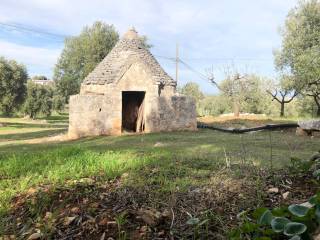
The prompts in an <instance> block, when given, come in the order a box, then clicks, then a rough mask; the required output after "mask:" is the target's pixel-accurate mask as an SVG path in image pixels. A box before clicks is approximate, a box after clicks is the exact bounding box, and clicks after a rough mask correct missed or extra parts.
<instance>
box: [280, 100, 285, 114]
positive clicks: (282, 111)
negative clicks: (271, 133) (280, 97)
mask: <svg viewBox="0 0 320 240" xmlns="http://www.w3.org/2000/svg"><path fill="white" fill-rule="evenodd" d="M280 104H281V110H280V117H284V102H281V103H280Z"/></svg>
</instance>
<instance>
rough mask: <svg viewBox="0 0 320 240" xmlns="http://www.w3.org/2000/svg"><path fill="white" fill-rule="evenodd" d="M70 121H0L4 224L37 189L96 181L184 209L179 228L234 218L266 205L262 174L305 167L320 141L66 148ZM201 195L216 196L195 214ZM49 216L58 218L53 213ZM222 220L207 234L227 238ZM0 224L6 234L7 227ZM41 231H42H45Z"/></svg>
mask: <svg viewBox="0 0 320 240" xmlns="http://www.w3.org/2000/svg"><path fill="white" fill-rule="evenodd" d="M67 121H68V119H67V116H66V115H62V116H55V117H51V118H49V119H42V120H34V121H31V120H25V119H16V118H12V119H6V118H0V123H3V126H2V127H1V128H0V211H1V214H2V216H8V213H10V211H11V209H12V206H13V205H12V204H13V203H12V202H11V201H12V199H13V198H14V197H15V196H28V193H30V192H34V190H37V189H38V188H39V186H47V185H50V186H51V187H52V186H53V187H54V188H56V187H57V188H59V187H61V186H64V187H65V186H70V188H73V187H74V184H75V183H79V182H83V181H82V180H83V179H91V180H92V179H93V181H94V182H95V184H96V185H97V186H100V185H101V184H105V183H106V181H107V183H108V181H114V180H115V179H118V180H117V181H119V186H118V185H117V188H116V189H113V190H112V191H113V192H117V193H119V191H122V190H123V189H127V190H126V191H127V192H126V193H127V194H129V193H132V195H130V194H129V195H128V196H126V197H131V198H132V199H135V198H137V199H136V200H135V204H137V205H138V206H139V208H141V207H143V206H145V207H146V206H147V207H152V208H155V209H164V208H168V205H170V208H169V209H171V210H172V211H175V209H176V208H177V209H178V207H179V210H177V211H178V212H179V213H180V215H181V216H180V215H179V216H175V221H176V222H178V221H183V220H184V219H187V218H188V217H190V215H192V216H194V215H196V216H200V215H201V214H203V212H204V211H205V210H206V209H211V210H213V209H217V208H218V207H219V208H221V207H222V208H224V209H229V208H233V209H232V211H231V210H230V211H231V212H232V213H234V212H237V211H238V210H240V209H245V208H247V207H249V206H253V205H254V206H256V205H262V204H263V203H264V199H263V196H264V194H265V192H264V189H265V187H266V186H265V183H263V181H262V180H261V179H262V178H263V177H266V176H267V175H268V174H266V175H265V176H262V175H261V172H263V173H265V172H272V173H275V172H277V171H278V170H279V169H280V170H281V169H286V168H287V166H288V164H289V163H290V158H292V157H296V158H301V159H308V158H309V157H310V155H311V154H312V153H313V152H315V151H318V150H320V138H310V137H297V136H295V134H294V131H273V132H257V133H250V134H243V135H234V134H227V133H221V132H217V131H212V130H199V131H197V132H171V133H152V134H143V135H126V136H117V137H115V136H109V137H95V138H84V139H80V140H76V141H67V140H66V138H65V137H64V136H63V134H64V133H65V132H66V129H67ZM249 125H250V126H251V125H252V123H250V124H249ZM261 169H262V170H261ZM275 175H276V174H275ZM84 182H85V181H84ZM85 184H86V183H85ZM108 184H109V183H108ZM41 189H42V188H41ZM203 189H206V191H207V190H208V189H211V190H212V193H210V194H208V193H207V194H205V195H207V197H209V196H211V197H213V196H214V198H213V199H211V202H210V201H209V203H207V204H205V205H204V206H202V207H201V208H200V206H201V204H199V206H198V204H196V206H192V204H195V203H194V201H199V199H198V200H195V199H194V198H197V195H194V194H197V193H199V192H202V190H203ZM211 190H210V191H211ZM97 191H98V190H97ZM99 191H100V190H99ZM208 191H209V190H208ZM134 193H138V194H134ZM21 194H22V195H21ZM23 194H27V195H23ZM139 194H140V195H141V196H140V195H139ZM190 194H191V195H190ZM192 194H193V195H192ZM137 195H138V196H137ZM180 195H181V196H180ZM179 196H180V197H179ZM201 196H203V195H201ZM230 197H231V199H230ZM26 198H27V197H26ZM92 198H93V197H92ZM189 198H190V199H191V200H190V204H191V206H189V205H188V204H187V203H185V204H187V205H186V206H184V208H183V209H185V210H181V209H180V208H181V202H179V201H186V199H189ZM173 199H174V200H173ZM122 200H123V201H124V199H122ZM70 201H71V200H70ZM120 201H121V200H120ZM130 201H132V200H130ZM207 201H208V199H206V200H205V202H207ZM71 203H72V202H71ZM71 203H70V202H69V203H68V204H69V205H70V204H71ZM37 204H38V205H37V217H40V218H44V214H46V212H47V211H48V208H49V207H48V206H47V205H50V204H53V202H51V201H47V202H45V203H42V204H40V205H39V202H37ZM46 204H47V205H46ZM65 204H66V203H65ZM132 204H133V203H132ZM69 205H68V207H70V206H69ZM182 205H183V204H182ZM50 206H51V205H50ZM65 206H66V205H65ZM65 206H64V207H65ZM61 208H63V206H60V207H58V208H57V209H56V211H61ZM49 209H50V211H55V210H54V209H53V208H52V206H51V207H50V208H49ZM186 209H188V211H187V210H186ZM228 211H229V210H228ZM228 211H227V210H226V212H228ZM116 212H117V211H116ZM120 213H121V212H117V214H120ZM189 214H190V215H189ZM9 215H10V214H9ZM220 215H221V216H222V217H221V216H220ZM220 215H219V214H218V213H217V212H215V214H214V217H212V218H210V219H211V220H212V221H213V222H212V223H210V224H216V225H217V224H218V225H217V226H216V228H217V230H216V232H215V230H213V233H212V232H211V233H210V234H218V233H219V234H222V235H223V234H224V233H225V232H226V231H227V229H226V228H227V226H228V224H225V222H223V221H226V219H225V218H226V217H225V216H223V215H226V214H222V213H221V214H220ZM217 216H218V217H217ZM219 216H220V217H221V219H222V220H221V219H220V220H219ZM4 219H7V218H4ZM34 219H35V216H32V217H30V221H31V223H30V226H33V225H32V224H35V222H36V221H35V220H34ZM233 219H234V218H233ZM221 221H222V222H221ZM0 222H1V224H0V225H2V231H5V224H7V223H5V222H3V221H0ZM42 224H43V225H46V224H45V223H42ZM40 225H41V224H40ZM180 227H181V226H180ZM30 228H31V227H30ZM38 228H40V229H41V231H42V232H43V231H44V230H43V228H44V227H43V226H42V227H41V226H40V227H38ZM175 228H176V229H180V230H176V231H181V228H179V224H178V223H176V224H173V226H170V229H171V230H170V231H174V229H175ZM52 231H53V230H52ZM46 232H48V231H47V230H46ZM186 232H188V231H186ZM17 234H18V233H17ZM48 234H52V232H50V231H49V233H48ZM176 234H180V233H178V232H177V233H176ZM207 234H208V231H207ZM0 236H1V226H0ZM99 238H100V236H99V237H97V239H99Z"/></svg>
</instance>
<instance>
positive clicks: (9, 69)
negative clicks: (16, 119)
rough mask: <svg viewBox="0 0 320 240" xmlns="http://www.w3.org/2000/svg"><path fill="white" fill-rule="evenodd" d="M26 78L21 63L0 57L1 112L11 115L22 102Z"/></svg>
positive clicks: (25, 71)
mask: <svg viewBox="0 0 320 240" xmlns="http://www.w3.org/2000/svg"><path fill="white" fill-rule="evenodd" d="M27 78H28V75H27V70H26V68H25V67H24V66H23V65H21V64H18V63H17V62H16V61H13V60H11V61H9V60H6V59H5V58H0V111H1V112H2V113H3V114H5V115H11V114H12V113H13V111H14V110H16V109H17V108H18V107H19V106H20V105H21V104H22V103H23V101H24V99H25V96H26V82H27Z"/></svg>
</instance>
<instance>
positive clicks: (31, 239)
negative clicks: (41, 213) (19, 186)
mask: <svg viewBox="0 0 320 240" xmlns="http://www.w3.org/2000/svg"><path fill="white" fill-rule="evenodd" d="M41 237H42V234H41V233H38V232H37V233H33V234H31V235H30V236H29V237H28V240H36V239H40V238H41Z"/></svg>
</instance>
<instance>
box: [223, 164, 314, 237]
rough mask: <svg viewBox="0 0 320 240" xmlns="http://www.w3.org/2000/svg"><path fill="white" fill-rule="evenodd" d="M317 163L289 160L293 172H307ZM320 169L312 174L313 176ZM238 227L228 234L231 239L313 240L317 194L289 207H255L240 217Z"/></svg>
mask: <svg viewBox="0 0 320 240" xmlns="http://www.w3.org/2000/svg"><path fill="white" fill-rule="evenodd" d="M316 165H318V162H317V161H316V162H313V161H309V162H302V161H301V160H299V159H292V167H291V171H292V169H294V170H295V174H297V172H296V171H297V170H299V171H308V170H310V169H311V168H312V166H316ZM319 172H320V171H319V170H316V171H314V173H313V175H314V176H315V177H318V176H319ZM239 220H240V226H239V227H238V228H236V229H234V230H233V231H232V232H231V233H230V236H229V237H230V239H234V240H236V239H265V240H267V239H290V240H299V239H306V240H308V239H312V234H313V233H314V232H315V231H316V229H317V228H318V227H319V225H320V191H318V192H317V193H316V195H314V196H312V197H311V198H310V199H309V201H308V202H307V203H304V204H292V205H290V206H288V207H278V208H274V209H271V210H269V209H267V208H258V209H256V210H254V211H253V213H252V214H251V215H249V214H248V212H247V211H245V212H242V213H241V214H240V215H239Z"/></svg>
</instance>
